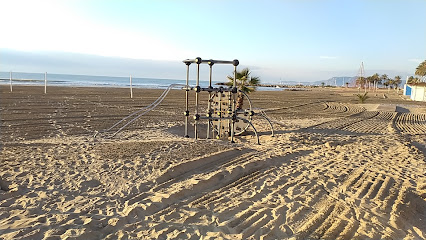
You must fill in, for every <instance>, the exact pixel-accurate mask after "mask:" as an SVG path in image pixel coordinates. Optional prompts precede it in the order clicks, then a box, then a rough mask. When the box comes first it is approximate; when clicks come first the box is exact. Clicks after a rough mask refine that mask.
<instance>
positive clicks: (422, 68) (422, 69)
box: [416, 60, 426, 76]
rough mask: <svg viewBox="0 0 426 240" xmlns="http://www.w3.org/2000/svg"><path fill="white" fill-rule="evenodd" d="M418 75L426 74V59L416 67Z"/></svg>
mask: <svg viewBox="0 0 426 240" xmlns="http://www.w3.org/2000/svg"><path fill="white" fill-rule="evenodd" d="M416 75H419V76H426V60H424V61H423V62H422V63H420V64H419V66H418V67H417V68H416Z"/></svg>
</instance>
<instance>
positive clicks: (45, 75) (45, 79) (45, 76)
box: [44, 72, 47, 94]
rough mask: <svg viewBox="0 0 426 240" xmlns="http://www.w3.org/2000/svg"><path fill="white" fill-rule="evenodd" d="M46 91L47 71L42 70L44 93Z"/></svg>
mask: <svg viewBox="0 0 426 240" xmlns="http://www.w3.org/2000/svg"><path fill="white" fill-rule="evenodd" d="M46 93H47V72H44V94H46Z"/></svg>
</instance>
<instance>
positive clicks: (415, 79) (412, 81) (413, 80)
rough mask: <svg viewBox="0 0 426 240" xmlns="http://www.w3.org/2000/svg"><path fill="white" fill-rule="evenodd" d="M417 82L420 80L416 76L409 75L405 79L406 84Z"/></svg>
mask: <svg viewBox="0 0 426 240" xmlns="http://www.w3.org/2000/svg"><path fill="white" fill-rule="evenodd" d="M419 82H420V79H419V78H417V77H413V76H410V77H409V78H408V80H407V83H408V84H416V83H419Z"/></svg>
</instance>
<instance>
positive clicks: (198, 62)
mask: <svg viewBox="0 0 426 240" xmlns="http://www.w3.org/2000/svg"><path fill="white" fill-rule="evenodd" d="M201 61H202V60H201V58H199V57H197V58H196V59H195V63H197V82H196V86H195V127H194V132H195V133H194V135H195V140H197V139H198V120H199V119H200V114H199V112H198V103H199V96H198V94H199V92H200V64H201Z"/></svg>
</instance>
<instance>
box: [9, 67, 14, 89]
mask: <svg viewBox="0 0 426 240" xmlns="http://www.w3.org/2000/svg"><path fill="white" fill-rule="evenodd" d="M9 79H10V92H13V89H12V71H10V77H9Z"/></svg>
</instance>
